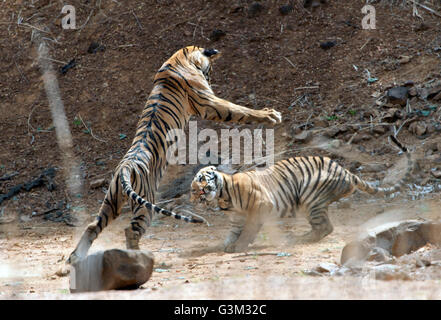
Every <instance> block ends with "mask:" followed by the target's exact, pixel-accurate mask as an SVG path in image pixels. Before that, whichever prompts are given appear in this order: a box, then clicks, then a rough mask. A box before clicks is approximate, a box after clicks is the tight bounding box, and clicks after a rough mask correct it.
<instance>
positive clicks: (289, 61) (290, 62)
mask: <svg viewBox="0 0 441 320" xmlns="http://www.w3.org/2000/svg"><path fill="white" fill-rule="evenodd" d="M283 58H284V59H285V60H286V61H288V63H289V64H290V65H292V66H293V67H294V68H295V67H296V66H295V64H294V63H292V61H291V60H289V59H288V58H287V57H283Z"/></svg>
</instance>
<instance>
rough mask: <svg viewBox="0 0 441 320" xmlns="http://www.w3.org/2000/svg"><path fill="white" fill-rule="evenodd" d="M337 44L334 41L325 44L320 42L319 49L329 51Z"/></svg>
mask: <svg viewBox="0 0 441 320" xmlns="http://www.w3.org/2000/svg"><path fill="white" fill-rule="evenodd" d="M336 44H337V43H336V42H335V41H326V42H322V43H320V48H322V49H323V50H329V49H331V48H332V47H334V46H335V45H336Z"/></svg>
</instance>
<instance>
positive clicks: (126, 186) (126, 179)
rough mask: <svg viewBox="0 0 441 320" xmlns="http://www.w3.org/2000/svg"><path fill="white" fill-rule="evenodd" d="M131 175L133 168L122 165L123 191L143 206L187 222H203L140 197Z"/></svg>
mask: <svg viewBox="0 0 441 320" xmlns="http://www.w3.org/2000/svg"><path fill="white" fill-rule="evenodd" d="M130 176H131V169H130V168H129V167H127V166H126V167H122V168H121V175H120V180H121V185H122V187H123V192H124V193H126V194H127V196H128V197H129V198H130V199H132V200H133V201H135V202H136V203H138V204H139V205H141V206H144V207H146V208H147V209H149V210H152V211H154V212H156V213H162V214H163V215H166V216H169V217H174V218H175V219H178V220H184V221H185V222H191V223H202V222H203V221H202V220H200V219H196V218H193V217H187V216H183V215H180V214H177V213H174V212H173V211H169V210H167V209H162V208H160V207H158V206H156V205H154V204H153V203H151V202H148V201H147V200H144V199H143V198H142V197H140V196H139V195H138V194H137V193H136V192H135V191H134V190H133V188H132V184H131V182H130Z"/></svg>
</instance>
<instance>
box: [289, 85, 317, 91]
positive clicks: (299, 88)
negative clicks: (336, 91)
mask: <svg viewBox="0 0 441 320" xmlns="http://www.w3.org/2000/svg"><path fill="white" fill-rule="evenodd" d="M319 88H320V87H319V86H311V87H298V88H295V89H294V91H297V90H303V89H319Z"/></svg>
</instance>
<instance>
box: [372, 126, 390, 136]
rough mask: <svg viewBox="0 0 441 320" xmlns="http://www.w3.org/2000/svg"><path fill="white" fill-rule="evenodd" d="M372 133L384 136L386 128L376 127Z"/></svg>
mask: <svg viewBox="0 0 441 320" xmlns="http://www.w3.org/2000/svg"><path fill="white" fill-rule="evenodd" d="M372 131H373V132H374V133H378V134H384V133H386V131H387V128H386V127H385V126H376V127H374V128H373V129H372Z"/></svg>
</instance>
